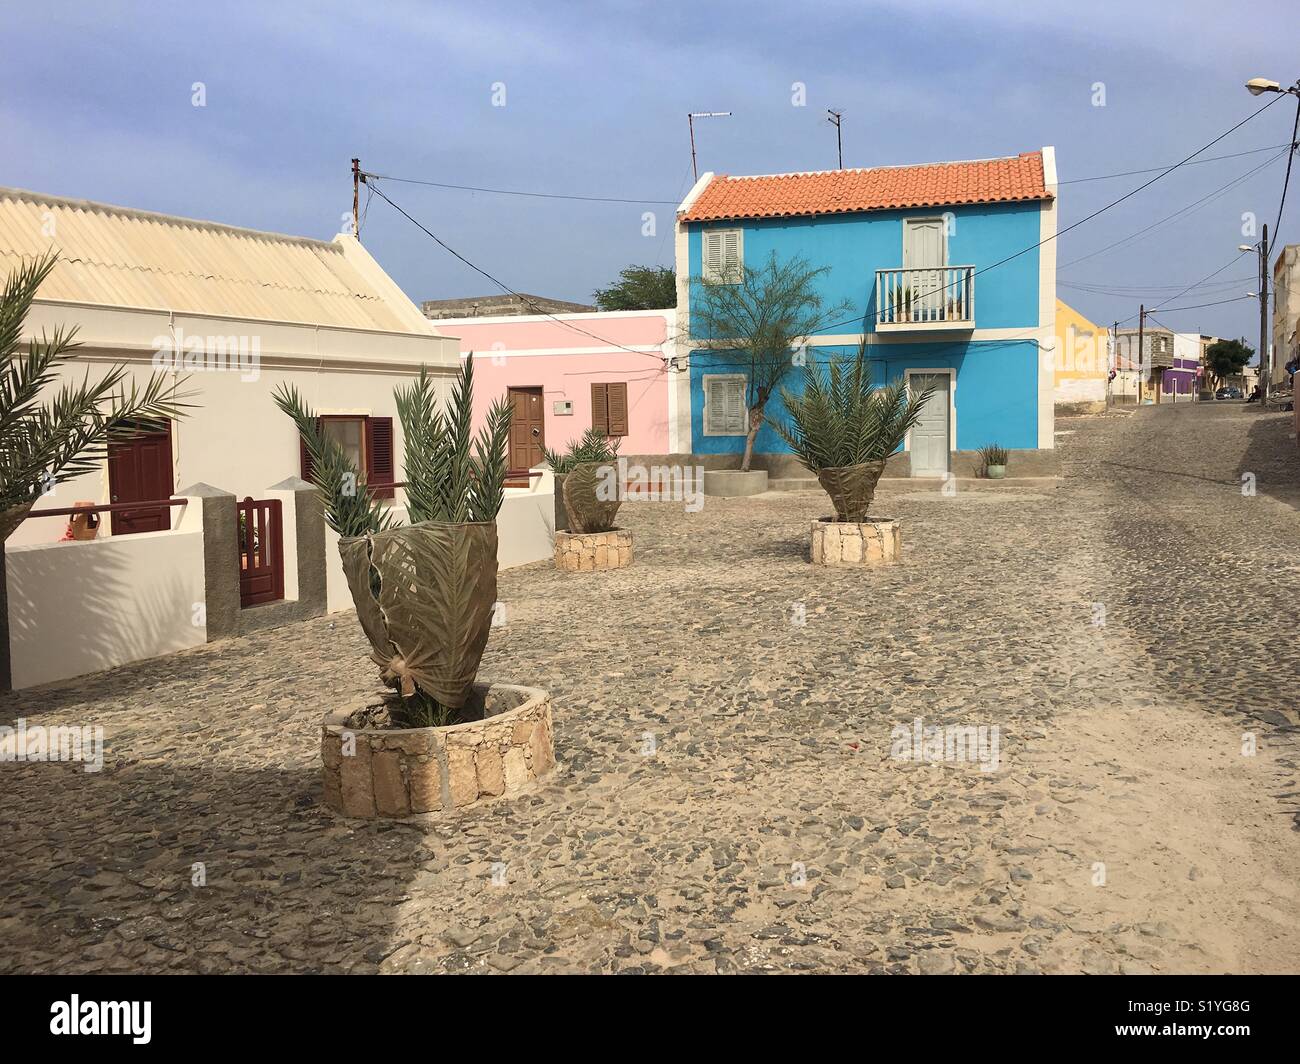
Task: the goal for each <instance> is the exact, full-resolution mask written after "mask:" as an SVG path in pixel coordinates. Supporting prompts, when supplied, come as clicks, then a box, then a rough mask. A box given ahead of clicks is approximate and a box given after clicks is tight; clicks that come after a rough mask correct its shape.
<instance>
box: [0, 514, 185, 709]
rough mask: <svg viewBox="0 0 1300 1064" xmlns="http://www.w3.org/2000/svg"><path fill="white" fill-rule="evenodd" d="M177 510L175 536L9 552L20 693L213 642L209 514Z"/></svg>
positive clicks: (13, 657)
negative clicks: (208, 608) (207, 585)
mask: <svg viewBox="0 0 1300 1064" xmlns="http://www.w3.org/2000/svg"><path fill="white" fill-rule="evenodd" d="M187 511H188V513H187ZM172 513H173V521H174V524H175V525H176V528H175V529H174V530H173V531H170V532H144V533H140V534H139V535H133V536H116V537H111V538H105V539H96V540H89V541H86V542H80V543H78V542H66V543H43V544H34V545H27V546H22V545H18V546H14V545H10V546H8V547H7V549H6V552H5V561H6V569H7V575H8V580H9V585H8V586H9V656H10V664H11V669H12V675H13V686H14V687H15V688H23V687H32V686H34V685H35V684H41V683H49V682H51V681H54V680H63V679H67V678H69V677H73V676H82V675H84V674H86V673H91V672H99V671H101V670H103V669H111V668H115V667H116V666H118V665H125V664H127V663H128V662H132V661H139V660H141V659H143V658H152V657H156V656H158V655H159V654H171V653H174V652H175V651H178V650H184V649H187V648H189V647H194V646H200V645H202V644H203V643H204V642H206V641H207V624H206V620H205V618H204V615H203V611H202V607H203V603H204V588H203V528H202V517H201V514H200V513H199V508H198V507H197V506H186V507H183V508H179V509H175V510H173V511H172ZM196 622H197V623H196Z"/></svg>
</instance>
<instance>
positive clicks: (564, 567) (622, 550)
mask: <svg viewBox="0 0 1300 1064" xmlns="http://www.w3.org/2000/svg"><path fill="white" fill-rule="evenodd" d="M631 564H632V533H631V532H629V531H628V530H627V529H624V528H613V529H610V530H609V531H608V532H557V533H556V534H555V568H557V569H559V570H560V571H561V572H565V573H590V572H595V571H597V570H600V569H622V568H623V567H624V566H625V565H631Z"/></svg>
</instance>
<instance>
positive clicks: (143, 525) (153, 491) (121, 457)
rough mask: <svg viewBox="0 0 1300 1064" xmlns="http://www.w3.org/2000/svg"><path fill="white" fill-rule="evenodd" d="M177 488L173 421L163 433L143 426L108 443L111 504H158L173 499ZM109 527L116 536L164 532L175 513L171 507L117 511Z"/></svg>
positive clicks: (162, 430)
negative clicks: (173, 474)
mask: <svg viewBox="0 0 1300 1064" xmlns="http://www.w3.org/2000/svg"><path fill="white" fill-rule="evenodd" d="M174 487H175V482H174V481H173V479H172V431H171V422H170V421H168V422H166V424H165V427H164V428H163V429H161V430H160V429H158V428H157V426H156V425H149V426H141V427H140V429H139V431H137V432H135V433H134V434H133V435H131V436H130V437H128V438H126V439H118V440H113V441H111V442H110V443H109V445H108V501H109V502H112V503H129V502H157V501H159V500H162V499H170V498H171V497H172V490H173V488H174ZM110 524H111V528H112V534H113V535H115V536H125V535H131V534H133V533H136V532H165V531H167V530H168V529H169V528H171V526H172V511H171V507H170V506H151V507H146V508H144V509H140V510H116V511H114V512H113V513H112V514H111V516H110Z"/></svg>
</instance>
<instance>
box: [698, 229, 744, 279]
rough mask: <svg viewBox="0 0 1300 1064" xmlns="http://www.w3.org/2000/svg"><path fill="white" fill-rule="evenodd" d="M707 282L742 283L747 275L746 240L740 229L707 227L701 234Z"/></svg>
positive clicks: (702, 255) (704, 273)
mask: <svg viewBox="0 0 1300 1064" xmlns="http://www.w3.org/2000/svg"><path fill="white" fill-rule="evenodd" d="M701 239H702V244H701V249H700V253H701V258H702V261H703V264H704V268H703V275H704V283H705V284H740V282H741V281H742V280H744V276H745V240H744V235H743V234H742V232H741V231H740V230H739V229H706V230H705V231H704V232H703V234H702V235H701Z"/></svg>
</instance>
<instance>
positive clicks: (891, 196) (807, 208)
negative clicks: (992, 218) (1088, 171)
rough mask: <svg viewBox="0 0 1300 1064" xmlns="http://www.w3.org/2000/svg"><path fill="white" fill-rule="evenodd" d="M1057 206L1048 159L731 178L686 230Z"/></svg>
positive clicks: (1030, 156) (695, 207) (712, 188)
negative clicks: (1047, 176)
mask: <svg viewBox="0 0 1300 1064" xmlns="http://www.w3.org/2000/svg"><path fill="white" fill-rule="evenodd" d="M1049 198H1051V195H1050V193H1049V192H1048V191H1047V186H1046V185H1045V184H1044V182H1043V153H1042V152H1041V151H1031V152H1023V153H1022V154H1020V155H1018V156H1015V157H1013V158H1008V159H981V160H978V161H976V162H966V163H927V164H925V165H922V166H881V167H875V168H873V169H869V170H823V171H821V172H818V173H802V174H771V175H768V176H764V177H728V176H727V175H726V174H718V175H717V176H716V177H714V178H713V180H712V181H710V182H709V183H708V184H707V185H706V186H705V187H704V190H703V192H701V193H700V195H699V197H698V198H697V199H696V200H695V202H694V203H693V204H691V206H690V208H689V209H688V210H687V211H685V212H684V213H683V214H682V215H681V221H683V222H711V221H721V220H723V219H728V218H795V217H801V216H806V215H814V214H846V213H849V212H851V211H883V210H895V209H898V208H900V207H947V206H951V205H955V204H959V203H1010V202H1015V201H1020V200H1040V199H1049Z"/></svg>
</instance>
